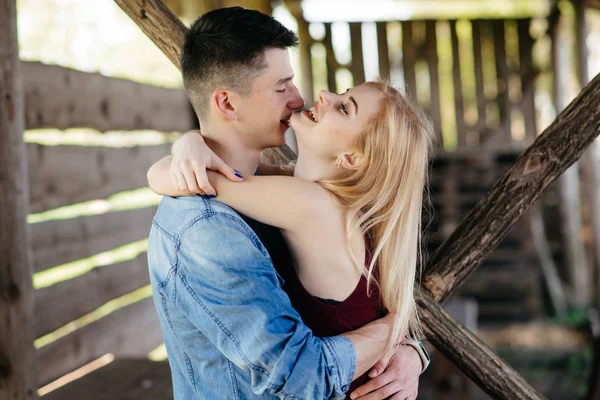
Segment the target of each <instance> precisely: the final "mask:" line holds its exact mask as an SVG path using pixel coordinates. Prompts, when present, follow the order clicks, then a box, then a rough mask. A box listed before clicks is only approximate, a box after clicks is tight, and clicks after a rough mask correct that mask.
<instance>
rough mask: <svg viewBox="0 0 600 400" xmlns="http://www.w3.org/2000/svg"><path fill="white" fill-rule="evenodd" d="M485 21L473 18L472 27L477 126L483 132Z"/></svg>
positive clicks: (484, 112) (484, 113) (484, 108)
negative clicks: (483, 30)
mask: <svg viewBox="0 0 600 400" xmlns="http://www.w3.org/2000/svg"><path fill="white" fill-rule="evenodd" d="M484 25H485V23H484V22H483V21H481V20H473V21H471V27H472V32H473V63H474V64H475V65H474V67H475V97H476V99H477V115H478V121H477V127H478V128H479V129H478V130H479V131H480V132H481V131H483V130H485V129H486V128H487V118H486V105H487V99H486V97H485V92H484V84H483V57H482V54H481V52H482V49H483V46H482V44H483V40H482V26H484ZM481 139H482V138H480V139H479V143H480V145H482V144H483V140H481Z"/></svg>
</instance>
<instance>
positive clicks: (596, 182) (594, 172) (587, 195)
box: [573, 1, 600, 397]
mask: <svg viewBox="0 0 600 400" xmlns="http://www.w3.org/2000/svg"><path fill="white" fill-rule="evenodd" d="M584 6H585V5H584V4H581V1H575V2H573V7H574V8H575V43H576V46H577V47H576V49H575V50H576V65H577V80H578V81H579V85H580V86H581V87H583V86H585V85H586V84H587V83H588V81H589V79H590V78H589V70H588V58H589V52H588V48H587V45H586V36H587V34H588V32H589V30H588V25H587V21H586V19H585V8H584ZM580 166H581V175H582V176H581V181H582V185H581V186H582V188H583V197H584V204H585V206H586V207H587V211H588V212H587V214H588V221H589V222H588V224H589V226H590V227H591V232H592V235H591V240H590V246H589V247H590V252H591V254H590V256H591V257H589V258H590V261H591V263H592V266H593V268H592V271H594V273H592V283H593V284H592V287H594V288H595V293H592V294H593V295H594V298H593V299H592V300H594V302H595V304H596V308H598V309H600V150H599V149H598V141H596V143H595V144H594V145H592V146H590V147H589V149H588V150H587V151H586V152H585V153H583V156H581V161H580ZM599 362H600V361H599ZM598 396H599V397H600V389H599V393H598Z"/></svg>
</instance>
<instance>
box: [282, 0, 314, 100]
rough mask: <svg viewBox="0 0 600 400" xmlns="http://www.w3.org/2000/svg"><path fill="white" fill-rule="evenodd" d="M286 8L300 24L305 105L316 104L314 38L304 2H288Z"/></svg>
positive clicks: (301, 67) (301, 69)
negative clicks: (304, 9)
mask: <svg viewBox="0 0 600 400" xmlns="http://www.w3.org/2000/svg"><path fill="white" fill-rule="evenodd" d="M285 5H286V7H287V8H288V9H289V10H290V13H291V14H292V15H293V16H294V19H295V20H296V22H297V23H298V39H300V44H299V49H300V71H301V75H302V88H301V92H302V97H303V98H304V103H305V104H312V103H313V102H314V93H313V91H314V88H313V74H312V56H311V52H310V48H311V46H312V44H313V40H312V37H311V36H310V32H309V30H308V22H306V20H305V19H304V13H303V12H302V2H301V1H300V0H286V1H285Z"/></svg>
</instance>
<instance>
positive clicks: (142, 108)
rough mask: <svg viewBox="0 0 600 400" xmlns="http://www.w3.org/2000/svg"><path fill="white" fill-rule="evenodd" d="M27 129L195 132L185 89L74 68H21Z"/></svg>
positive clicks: (30, 65)
mask: <svg viewBox="0 0 600 400" xmlns="http://www.w3.org/2000/svg"><path fill="white" fill-rule="evenodd" d="M22 67H23V80H24V82H23V86H24V89H25V105H26V111H25V126H26V127H27V129H36V128H58V129H67V128H75V127H86V128H94V129H98V130H99V131H102V132H104V131H108V130H134V129H154V130H157V131H166V132H171V131H177V132H186V131H188V130H190V129H195V124H196V115H195V114H194V111H193V110H192V107H191V105H190V103H189V101H188V99H187V97H186V95H185V92H184V91H183V89H165V88H160V87H156V86H150V85H144V84H141V83H136V82H132V81H128V80H126V79H117V78H109V77H106V76H104V75H100V74H91V73H88V72H81V71H77V70H74V69H70V68H65V67H59V66H54V65H44V64H41V63H38V62H23V63H22Z"/></svg>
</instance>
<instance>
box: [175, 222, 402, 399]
mask: <svg viewBox="0 0 600 400" xmlns="http://www.w3.org/2000/svg"><path fill="white" fill-rule="evenodd" d="M207 232H209V234H207ZM177 260H178V261H177V268H178V270H179V271H180V272H181V276H185V282H182V284H181V286H180V288H179V289H178V292H177V293H178V295H177V302H178V305H179V306H180V307H181V308H182V309H184V311H185V312H186V314H187V315H189V316H190V318H193V321H192V322H193V323H194V324H195V325H196V326H197V327H198V329H199V330H200V331H202V332H203V333H204V334H205V335H206V336H207V337H208V338H209V340H211V341H212V342H213V343H214V344H215V345H216V346H217V347H218V349H219V351H221V352H222V353H223V354H224V355H225V357H227V358H228V359H229V360H231V361H232V362H234V363H235V364H236V365H238V366H239V367H241V368H244V369H247V370H248V371H250V373H251V374H252V375H253V376H252V382H253V387H252V390H253V391H254V392H255V393H257V394H260V393H263V392H265V391H268V392H271V393H273V394H275V395H279V396H282V397H283V396H284V395H294V396H297V398H301V399H309V398H319V399H326V398H343V397H344V392H345V391H346V390H347V389H348V385H349V383H350V381H351V380H352V379H353V378H354V377H357V376H360V375H362V374H363V373H364V372H366V371H367V370H368V369H369V368H370V367H371V366H372V365H373V364H374V363H375V362H376V361H377V360H378V359H379V358H381V357H382V356H383V354H384V353H385V349H386V346H387V343H388V335H389V334H390V331H391V317H386V318H387V319H382V320H378V321H375V322H373V323H371V324H369V325H367V326H365V327H362V328H361V329H359V330H357V331H354V332H350V333H347V334H345V335H344V336H336V337H329V338H318V337H315V336H314V335H313V334H312V332H311V331H310V330H309V329H308V328H307V327H306V326H305V325H304V324H303V323H302V320H301V318H300V316H299V315H298V313H297V312H296V311H295V310H294V309H293V308H292V306H291V304H290V301H289V299H288V297H287V295H286V294H285V293H284V292H283V291H282V289H281V288H280V286H279V282H278V279H277V275H276V273H275V271H274V269H273V267H272V265H271V262H270V259H269V257H268V254H267V253H266V250H265V249H264V248H263V247H262V246H261V245H260V243H259V242H258V239H257V238H256V237H255V236H254V235H253V233H250V232H248V228H247V226H245V225H243V224H242V223H241V222H237V221H234V220H232V219H231V216H229V215H228V216H226V217H225V216H223V217H221V216H219V215H213V216H211V217H208V218H204V219H201V220H200V221H197V222H196V223H195V224H193V225H192V226H190V227H189V228H188V229H187V230H186V232H185V234H183V235H181V239H180V243H179V251H178V253H177Z"/></svg>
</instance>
